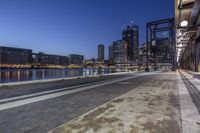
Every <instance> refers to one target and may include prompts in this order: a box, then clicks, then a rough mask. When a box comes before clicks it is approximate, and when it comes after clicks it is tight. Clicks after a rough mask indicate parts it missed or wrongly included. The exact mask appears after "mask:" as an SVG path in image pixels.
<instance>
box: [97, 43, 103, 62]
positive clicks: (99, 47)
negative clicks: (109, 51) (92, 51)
mask: <svg viewBox="0 0 200 133" xmlns="http://www.w3.org/2000/svg"><path fill="white" fill-rule="evenodd" d="M98 61H101V62H103V61H104V45H103V44H99V45H98Z"/></svg>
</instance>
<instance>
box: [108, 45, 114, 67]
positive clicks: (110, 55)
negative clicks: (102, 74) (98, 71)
mask: <svg viewBox="0 0 200 133" xmlns="http://www.w3.org/2000/svg"><path fill="white" fill-rule="evenodd" d="M108 54H109V55H108V58H109V62H110V63H113V45H110V46H109V51H108Z"/></svg>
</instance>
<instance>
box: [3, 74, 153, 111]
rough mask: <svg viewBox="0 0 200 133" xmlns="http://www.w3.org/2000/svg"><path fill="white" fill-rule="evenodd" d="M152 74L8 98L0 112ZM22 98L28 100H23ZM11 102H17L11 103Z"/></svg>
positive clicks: (4, 100)
mask: <svg viewBox="0 0 200 133" xmlns="http://www.w3.org/2000/svg"><path fill="white" fill-rule="evenodd" d="M150 74H154V73H142V74H139V75H134V76H128V77H123V78H118V79H113V80H111V81H107V82H103V83H98V84H94V85H90V86H85V87H80V86H79V88H75V89H72V90H69V89H70V88H72V87H68V88H62V89H59V90H66V91H62V92H56V91H58V89H57V90H51V91H45V92H41V93H35V94H29V95H24V96H17V97H13V98H6V99H2V100H0V102H6V103H2V104H0V111H1V110H5V109H9V108H14V107H18V106H22V105H26V104H30V103H34V102H39V101H42V100H47V99H51V98H56V97H60V96H64V95H67V94H72V93H76V92H80V91H84V90H88V89H92V88H96V87H100V86H104V85H108V84H112V83H116V82H120V81H124V80H128V79H132V78H137V77H140V76H143V75H150ZM50 92H51V94H46V95H42V96H37V95H41V94H45V93H50ZM52 92H55V93H52ZM30 96H35V97H31V98H30ZM28 97H29V98H28ZM22 98H26V99H22ZM17 99H20V100H17ZM10 100H16V101H10ZM9 101H10V102H9Z"/></svg>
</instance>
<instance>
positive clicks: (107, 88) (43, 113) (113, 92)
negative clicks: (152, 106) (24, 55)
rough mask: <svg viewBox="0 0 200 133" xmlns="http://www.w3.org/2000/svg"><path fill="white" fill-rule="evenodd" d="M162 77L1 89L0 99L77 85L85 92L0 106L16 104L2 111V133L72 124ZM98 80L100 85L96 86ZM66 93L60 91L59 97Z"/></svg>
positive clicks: (39, 131) (31, 132) (40, 132)
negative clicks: (75, 119) (77, 118)
mask: <svg viewBox="0 0 200 133" xmlns="http://www.w3.org/2000/svg"><path fill="white" fill-rule="evenodd" d="M160 76H164V75H163V74H162V73H154V74H151V73H150V74H149V73H148V74H147V75H138V74H128V75H126V74H123V75H115V76H103V77H98V78H88V79H78V80H71V81H70V82H69V81H60V82H56V83H46V84H36V85H26V86H17V87H12V88H9V87H7V88H6V87H4V88H1V89H2V90H0V94H1V95H0V99H1V100H2V99H5V98H11V97H16V96H23V95H27V94H33V93H38V92H42V91H50V90H55V89H59V88H63V87H71V86H75V85H84V87H85V88H86V89H81V88H84V87H78V88H75V89H76V90H77V91H76V92H73V93H69V94H66V95H57V96H56V97H51V94H45V96H46V95H47V96H49V97H47V99H46V100H39V101H35V102H34V101H33V102H30V103H27V104H24V105H20V104H19V103H20V102H24V101H23V100H25V101H27V100H29V101H30V99H31V98H29V97H28V98H25V99H19V103H13V101H11V102H10V101H8V103H0V107H1V106H6V105H8V106H10V104H16V107H11V108H9V109H2V110H1V111H0V133H22V132H23V133H44V132H48V131H49V130H51V129H53V128H55V127H57V126H59V125H61V124H62V123H64V122H67V121H70V120H71V119H73V118H75V117H77V116H80V115H81V114H84V113H86V112H88V111H89V110H91V109H93V108H95V107H97V106H99V105H102V104H103V103H105V102H107V101H109V100H112V99H114V98H116V97H118V96H120V95H122V94H124V93H126V92H128V91H130V90H132V89H134V88H136V87H137V86H139V85H141V84H144V83H152V82H155V81H156V80H158V79H159V77H160ZM99 81H101V82H100V83H97V82H99ZM95 82H96V83H95ZM91 83H93V84H92V85H93V86H92V85H90V84H91ZM161 84H162V83H161ZM95 85H97V86H95ZM98 85H99V86H98ZM90 86H92V87H90ZM29 87H30V88H29ZM67 91H68V90H65V91H61V92H59V94H62V93H65V92H67ZM8 93H9V94H8ZM16 93H17V94H16ZM40 97H41V96H35V97H34V98H35V99H37V98H38V99H39V98H40ZM31 100H32V99H31Z"/></svg>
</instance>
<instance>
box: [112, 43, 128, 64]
mask: <svg viewBox="0 0 200 133" xmlns="http://www.w3.org/2000/svg"><path fill="white" fill-rule="evenodd" d="M112 52H113V63H114V64H117V65H120V64H122V65H123V64H126V63H127V43H126V42H125V41H123V40H118V41H114V42H113V46H112Z"/></svg>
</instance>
